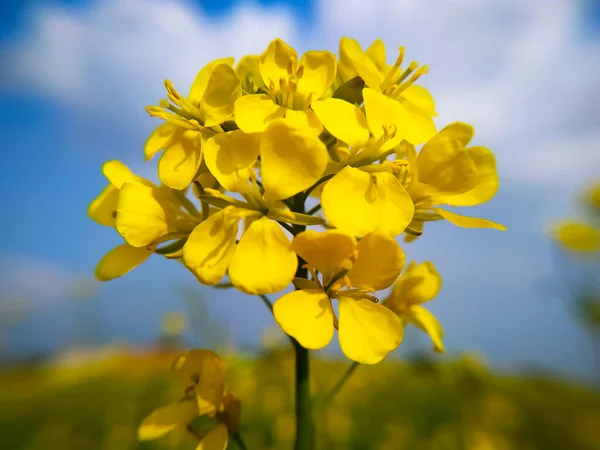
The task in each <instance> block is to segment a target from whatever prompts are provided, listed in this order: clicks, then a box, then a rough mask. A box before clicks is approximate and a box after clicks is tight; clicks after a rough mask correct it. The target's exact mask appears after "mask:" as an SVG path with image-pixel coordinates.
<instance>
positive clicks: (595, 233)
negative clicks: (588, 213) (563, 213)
mask: <svg viewBox="0 0 600 450" xmlns="http://www.w3.org/2000/svg"><path fill="white" fill-rule="evenodd" d="M552 234H553V237H554V239H555V240H556V242H557V243H558V244H559V245H560V246H561V247H562V248H563V249H564V250H567V251H569V252H575V253H594V252H598V251H600V230H599V229H598V228H595V227H592V226H590V225H588V224H586V223H583V222H577V221H563V222H560V223H559V224H557V225H556V226H555V227H554V230H553V233H552Z"/></svg>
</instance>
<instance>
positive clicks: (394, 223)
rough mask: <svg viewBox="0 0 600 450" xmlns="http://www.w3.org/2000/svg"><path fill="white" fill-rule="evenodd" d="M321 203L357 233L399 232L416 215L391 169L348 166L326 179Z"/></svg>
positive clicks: (344, 227)
mask: <svg viewBox="0 0 600 450" xmlns="http://www.w3.org/2000/svg"><path fill="white" fill-rule="evenodd" d="M321 205H322V206H323V212H324V213H325V217H326V218H327V220H329V221H330V222H331V223H332V224H333V225H334V226H335V227H336V228H339V229H340V230H342V231H344V232H346V233H348V234H351V235H353V236H357V237H362V236H364V235H366V234H368V233H371V232H373V231H379V232H381V233H384V234H388V235H390V236H397V235H399V234H400V233H402V232H403V231H404V229H405V228H406V226H407V225H408V224H409V223H410V222H411V220H412V218H413V215H414V204H413V202H412V200H411V198H410V196H409V195H408V193H407V192H406V189H404V187H403V186H402V184H401V183H400V182H399V181H398V180H397V179H396V178H395V177H394V176H393V175H392V174H391V173H366V172H363V171H362V170H359V169H356V168H354V167H349V166H346V167H344V169H342V170H341V171H340V172H339V173H337V174H336V175H335V176H334V177H333V178H332V179H331V180H329V181H328V182H327V184H326V185H325V187H324V188H323V193H322V194H321Z"/></svg>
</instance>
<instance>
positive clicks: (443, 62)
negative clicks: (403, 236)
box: [0, 0, 600, 450]
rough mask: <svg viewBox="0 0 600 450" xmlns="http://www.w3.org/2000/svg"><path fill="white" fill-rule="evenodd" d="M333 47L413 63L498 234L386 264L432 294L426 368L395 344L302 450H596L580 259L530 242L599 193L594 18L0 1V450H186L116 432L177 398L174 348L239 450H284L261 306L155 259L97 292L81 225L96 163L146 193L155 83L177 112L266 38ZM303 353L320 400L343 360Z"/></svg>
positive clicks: (92, 255) (112, 0) (423, 1)
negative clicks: (229, 423) (488, 185)
mask: <svg viewBox="0 0 600 450" xmlns="http://www.w3.org/2000/svg"><path fill="white" fill-rule="evenodd" d="M341 36H349V37H354V38H356V39H358V40H359V42H360V43H361V44H362V45H363V48H366V47H367V46H368V45H370V43H371V42H372V41H373V40H374V39H376V38H381V39H383V41H384V42H385V43H386V45H387V48H388V58H390V59H391V60H393V59H395V50H396V48H397V47H398V46H399V45H403V46H405V47H406V53H407V59H409V60H412V59H416V60H417V61H418V62H419V63H422V64H428V65H429V66H430V72H429V74H428V75H427V76H425V77H423V78H422V84H423V85H424V86H426V87H427V88H429V89H430V91H431V93H432V94H433V96H434V98H435V100H436V107H437V111H438V114H439V117H438V118H437V125H438V127H439V128H441V127H443V126H444V125H446V124H447V123H449V122H452V121H456V120H461V121H465V122H469V123H471V124H473V125H474V127H475V133H476V134H475V139H474V144H476V145H484V146H487V147H489V148H491V149H492V150H493V151H494V152H495V153H496V156H497V160H498V171H499V174H500V180H501V187H500V191H499V193H498V194H497V195H496V197H495V198H494V199H493V200H492V201H490V202H489V203H487V204H485V205H482V206H479V207H477V208H474V209H472V210H470V211H468V213H467V214H469V215H474V216H478V217H485V218H488V219H490V220H494V221H497V222H500V223H503V224H505V225H506V226H507V227H508V231H507V232H505V233H500V232H496V231H493V230H468V229H460V228H457V227H454V226H452V225H451V224H449V223H447V222H436V223H432V224H430V225H428V229H427V232H426V233H425V234H424V235H423V236H422V237H421V238H420V239H418V240H417V241H416V242H415V243H413V244H410V245H405V246H404V249H405V252H406V253H407V258H408V260H412V259H414V260H416V261H417V262H421V261H425V260H430V261H433V262H434V263H435V265H436V267H437V268H438V270H439V272H440V274H441V275H442V277H443V279H444V285H443V288H442V291H441V293H440V294H439V295H438V297H437V298H436V300H435V301H433V302H432V303H431V305H430V309H431V311H432V312H433V313H434V314H435V315H436V317H438V319H439V320H440V321H441V323H442V324H443V326H444V329H445V344H446V349H447V352H446V354H445V355H442V356H440V355H436V354H433V352H432V351H431V343H430V342H429V341H428V339H427V337H426V336H424V335H423V334H422V333H419V332H418V330H415V329H411V328H409V329H408V330H407V335H406V338H405V341H404V343H403V344H402V346H401V347H400V349H399V350H398V351H396V352H394V353H393V354H392V355H391V356H390V357H389V358H388V359H387V360H386V362H385V363H383V364H380V365H378V366H375V367H362V368H360V370H359V371H358V372H357V373H356V375H355V377H354V378H353V379H352V380H351V381H350V382H349V384H348V385H347V387H346V389H345V390H344V391H343V392H342V393H341V394H340V395H339V397H337V398H336V400H335V403H334V404H333V406H332V407H331V408H330V409H329V410H328V411H325V412H318V414H317V432H318V433H319V439H320V442H321V445H322V448H328V449H332V448H340V449H344V448H352V449H370V448H374V449H399V448H407V449H412V448H419V449H420V448H436V449H446V448H447V449H481V450H484V449H485V450H487V449H513V448H514V449H517V448H518V449H542V448H543V449H564V448H569V449H600V432H599V431H598V424H599V423H600V392H599V391H598V387H599V386H600V333H599V331H598V330H599V328H598V323H599V322H600V320H599V319H598V318H599V317H600V312H598V311H600V308H598V307H597V304H598V302H600V300H599V299H600V288H599V284H600V281H599V280H600V276H599V274H600V271H599V269H600V258H599V257H598V254H597V253H596V254H594V253H593V252H587V253H586V254H585V255H580V254H578V253H576V252H570V251H565V250H564V249H563V248H561V246H560V245H557V243H555V242H554V241H553V240H552V239H551V238H550V237H549V230H550V229H551V227H552V225H553V223H555V221H556V220H559V219H562V218H565V217H567V218H568V217H581V216H585V215H586V214H588V213H589V210H590V207H589V205H587V206H586V201H585V200H584V199H582V198H583V197H582V192H584V191H585V189H586V188H587V186H589V185H590V184H591V183H593V182H594V180H598V179H599V178H600V144H599V143H600V2H598V1H596V0H587V1H585V0H529V1H521V0H496V1H494V0H487V1H483V0H300V1H292V0H288V1H285V0H254V1H243V0H239V1H236V0H223V1H215V0H212V1H211V0H195V1H194V0H187V1H186V0H62V1H61V0H56V1H27V0H23V1H18V0H2V1H1V2H0V136H1V139H0V148H1V152H2V162H3V169H4V170H3V173H2V177H1V178H0V204H1V205H2V215H1V217H2V218H1V220H0V448H2V449H7V450H13V449H32V450H33V449H38V448H39V449H54V448H60V449H81V448H88V449H96V448H97V449H100V448H102V449H104V448H106V449H132V448H138V447H139V448H170V447H173V446H174V447H176V448H193V447H194V443H193V441H191V440H190V439H189V438H188V437H186V436H185V435H181V436H180V435H177V434H174V435H173V436H171V437H169V438H165V439H164V440H161V441H157V442H153V443H144V444H138V443H137V442H136V435H135V433H136V428H137V425H138V424H139V422H140V421H141V419H142V418H143V417H144V416H145V415H147V414H148V413H149V412H150V411H151V410H152V409H153V408H154V407H156V406H158V405H161V404H165V403H169V402H170V401H172V400H173V399H176V398H178V397H177V396H178V395H180V392H177V391H176V390H174V388H173V387H172V386H171V384H170V381H169V377H168V376H167V372H168V367H169V364H170V362H171V360H172V358H173V356H174V355H176V354H177V351H178V349H180V348H189V347H207V348H211V349H215V350H218V351H219V352H221V354H223V355H224V357H225V359H226V362H227V367H228V382H229V384H230V387H231V389H232V390H234V391H237V393H238V394H239V395H240V396H241V398H242V400H243V402H244V414H243V419H242V422H243V427H242V432H243V434H244V435H245V437H246V440H247V443H248V446H249V448H256V449H259V448H260V449H267V448H273V449H275V448H277V449H279V448H290V446H291V442H292V439H293V434H294V423H293V415H292V413H293V403H292V399H293V397H292V390H291V387H292V385H291V381H292V375H293V367H292V360H291V359H290V354H289V351H288V348H287V345H286V341H285V339H284V337H283V335H282V334H281V333H280V332H279V331H278V330H277V328H275V327H273V320H272V317H271V315H270V313H269V311H268V310H267V309H266V308H265V307H264V305H262V303H261V301H260V299H258V298H257V297H249V296H245V295H243V294H241V293H237V292H234V291H231V290H214V289H210V288H206V287H203V286H200V285H198V284H197V282H196V281H195V279H194V278H193V276H192V275H191V274H189V273H188V272H187V271H186V270H185V269H184V268H183V267H182V266H181V265H179V264H174V263H173V262H171V261H168V260H166V259H163V258H160V257H158V256H156V257H152V258H150V260H149V261H148V262H147V263H145V264H144V265H143V266H142V267H140V268H138V269H136V270H134V271H133V272H131V273H130V274H128V275H127V276H125V277H123V278H121V279H118V280H114V281H112V282H110V283H107V284H99V283H97V282H96V281H95V280H94V278H93V271H94V268H95V265H96V263H97V262H98V260H99V259H100V258H101V257H102V255H104V253H106V252H107V251H108V250H109V249H111V248H112V247H114V246H115V245H117V244H119V243H120V242H121V241H120V238H119V237H118V236H117V235H116V233H115V232H114V230H111V229H108V228H103V227H100V226H98V225H97V224H95V223H94V222H92V221H91V220H89V219H88V217H87V215H86V210H87V206H88V204H89V202H90V201H91V200H92V199H93V198H95V197H96V196H97V195H98V193H99V192H100V191H101V189H102V188H103V187H104V186H105V184H106V181H105V179H104V177H103V176H102V174H101V172H100V166H101V164H102V163H103V162H104V161H107V160H110V159H120V160H122V161H124V162H125V163H127V164H128V165H129V166H130V167H131V168H132V169H133V170H134V171H135V172H136V173H138V174H140V175H143V176H146V177H147V178H149V179H152V180H156V178H157V177H156V167H155V163H154V164H153V163H147V164H144V163H143V152H142V150H143V144H144V141H145V139H146V138H147V136H148V135H149V133H150V132H151V131H152V130H153V129H154V127H155V126H156V125H157V123H158V122H157V121H158V119H152V118H150V117H148V116H147V114H146V113H145V112H144V107H145V106H147V105H152V104H157V102H158V100H159V99H161V98H163V97H164V87H163V80H164V79H165V78H169V79H171V80H172V81H173V82H174V84H175V86H177V87H178V88H179V89H180V90H181V91H184V92H185V91H186V89H187V86H189V85H190V83H191V81H192V80H193V78H194V77H195V75H196V73H197V72H198V70H199V69H200V68H201V67H202V66H203V65H204V64H206V63H208V62H209V61H211V60H212V59H215V58H217V57H222V56H235V57H236V58H239V57H240V56H242V55H244V54H247V53H254V54H256V53H261V52H262V51H263V50H264V49H265V48H266V46H267V44H268V42H269V41H270V40H272V39H273V38H275V37H281V38H283V39H284V40H286V41H287V42H288V43H290V44H291V45H293V46H294V47H295V48H296V49H297V50H298V51H299V53H300V52H302V51H304V50H308V49H328V50H331V51H334V52H337V44H338V41H339V38H340V37H341ZM588 203H589V202H588ZM591 214H593V212H592V213H591ZM596 214H599V213H598V211H596ZM590 304H591V305H592V306H591V307H589V305H590ZM586 305H587V306H586ZM313 356H314V358H315V361H316V362H315V370H314V375H313V384H314V389H315V390H316V392H317V394H318V395H319V394H323V393H325V392H326V391H327V389H328V388H330V387H331V386H332V385H333V384H334V383H335V380H336V379H337V378H338V377H339V376H340V375H341V374H342V373H343V372H344V370H345V367H346V365H347V361H344V359H343V358H342V357H341V353H340V351H339V348H338V344H337V343H334V344H332V345H331V346H330V347H329V348H327V349H325V350H323V351H320V352H315V353H313ZM279 369H281V370H279ZM231 447H234V444H232V445H231ZM320 448H321V447H320Z"/></svg>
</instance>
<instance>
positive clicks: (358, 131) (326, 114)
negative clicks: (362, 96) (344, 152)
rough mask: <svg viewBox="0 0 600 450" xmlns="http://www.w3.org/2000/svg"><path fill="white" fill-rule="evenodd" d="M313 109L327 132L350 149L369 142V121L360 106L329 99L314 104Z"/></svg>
mask: <svg viewBox="0 0 600 450" xmlns="http://www.w3.org/2000/svg"><path fill="white" fill-rule="evenodd" d="M312 109H313V110H314V111H315V113H316V114H317V117H318V118H319V120H320V121H321V122H322V123H323V126H325V128H326V129H327V131H329V132H330V133H331V134H332V135H333V136H335V137H336V138H338V139H339V140H341V141H344V142H345V143H347V144H348V145H349V146H350V147H362V146H364V145H365V144H366V143H367V141H368V140H369V129H368V127H367V119H366V118H365V115H364V114H363V112H362V111H361V109H360V108H359V107H358V106H356V105H352V104H350V103H348V102H346V101H344V100H340V99H337V98H328V99H325V100H319V101H316V102H313V103H312Z"/></svg>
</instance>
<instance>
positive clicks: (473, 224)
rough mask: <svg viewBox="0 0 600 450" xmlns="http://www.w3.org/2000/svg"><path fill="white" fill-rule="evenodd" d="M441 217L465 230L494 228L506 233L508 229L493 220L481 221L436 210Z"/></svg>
mask: <svg viewBox="0 0 600 450" xmlns="http://www.w3.org/2000/svg"><path fill="white" fill-rule="evenodd" d="M434 211H435V212H437V213H438V214H439V215H440V216H442V217H443V218H444V219H446V220H447V221H448V222H450V223H452V224H454V225H456V226H457V227H463V228H494V229H495V230H500V231H506V227H505V226H504V225H501V224H499V223H496V222H492V221H491V220H486V219H480V218H477V217H467V216H461V215H460V214H456V213H451V212H450V211H445V210H443V209H439V208H437V209H435V210H434Z"/></svg>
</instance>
